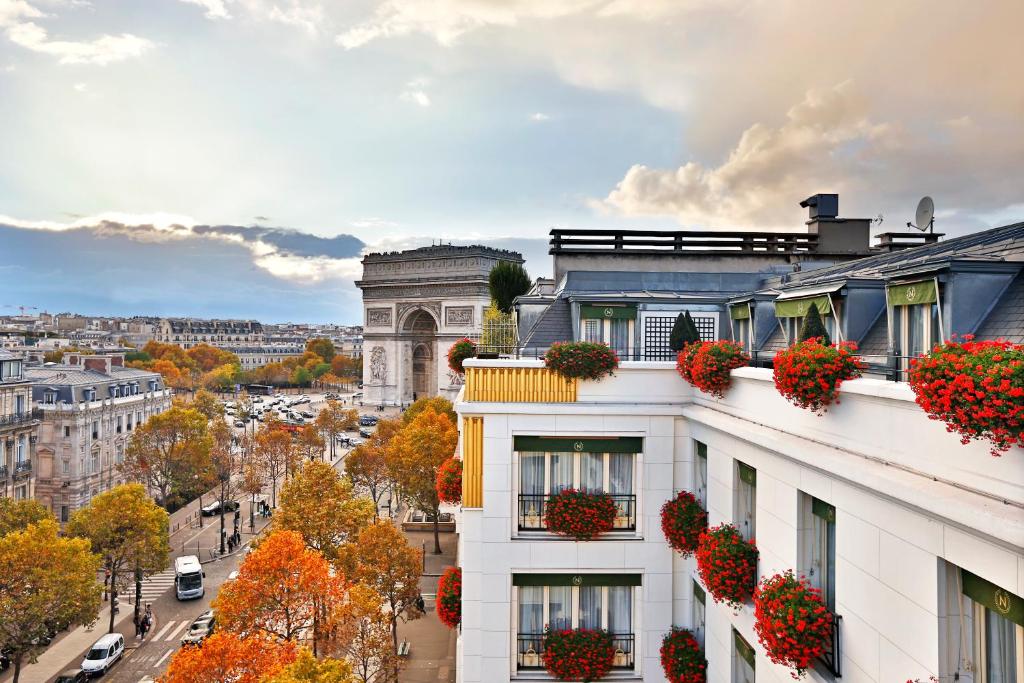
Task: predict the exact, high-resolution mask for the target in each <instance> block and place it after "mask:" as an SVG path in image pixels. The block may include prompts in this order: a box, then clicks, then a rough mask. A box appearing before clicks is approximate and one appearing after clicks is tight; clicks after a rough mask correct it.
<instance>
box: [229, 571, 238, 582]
mask: <svg viewBox="0 0 1024 683" xmlns="http://www.w3.org/2000/svg"><path fill="white" fill-rule="evenodd" d="M237 578H238V570H237V569H236V570H235V571H233V572H231V573H230V574H228V581H234V580H235V579H237Z"/></svg>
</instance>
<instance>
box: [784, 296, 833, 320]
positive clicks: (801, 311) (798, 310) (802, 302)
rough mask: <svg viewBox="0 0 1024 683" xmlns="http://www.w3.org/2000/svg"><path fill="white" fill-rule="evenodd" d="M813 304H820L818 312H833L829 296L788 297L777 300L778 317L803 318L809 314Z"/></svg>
mask: <svg viewBox="0 0 1024 683" xmlns="http://www.w3.org/2000/svg"><path fill="white" fill-rule="evenodd" d="M811 304H816V305H817V306H818V313H821V314H822V315H825V314H826V313H831V312H832V300H831V299H830V298H829V297H828V296H811V297H807V298H806V299H787V300H785V301H776V302H775V317H776V318H802V317H804V316H805V315H807V311H808V309H810V307H811Z"/></svg>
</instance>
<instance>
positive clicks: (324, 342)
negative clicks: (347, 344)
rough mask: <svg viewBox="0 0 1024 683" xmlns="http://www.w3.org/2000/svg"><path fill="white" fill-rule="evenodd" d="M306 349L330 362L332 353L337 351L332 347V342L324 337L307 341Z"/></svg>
mask: <svg viewBox="0 0 1024 683" xmlns="http://www.w3.org/2000/svg"><path fill="white" fill-rule="evenodd" d="M306 351H311V352H312V353H315V354H316V355H318V356H320V357H321V358H323V359H324V362H325V363H330V362H331V361H332V360H334V354H335V353H337V351H336V350H335V348H334V343H333V342H332V341H331V340H330V339H327V338H326V337H317V338H315V339H310V340H309V341H307V342H306Z"/></svg>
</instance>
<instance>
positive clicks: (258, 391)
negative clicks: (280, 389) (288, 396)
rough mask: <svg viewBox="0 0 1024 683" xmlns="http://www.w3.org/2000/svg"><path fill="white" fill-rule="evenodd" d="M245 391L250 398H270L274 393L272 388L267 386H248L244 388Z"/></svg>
mask: <svg viewBox="0 0 1024 683" xmlns="http://www.w3.org/2000/svg"><path fill="white" fill-rule="evenodd" d="M245 390H246V392H247V393H248V394H249V395H250V396H252V395H258V396H270V395H271V394H272V393H274V387H272V386H270V385H269V384H249V385H247V386H246V387H245Z"/></svg>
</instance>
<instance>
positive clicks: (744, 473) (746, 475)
mask: <svg viewBox="0 0 1024 683" xmlns="http://www.w3.org/2000/svg"><path fill="white" fill-rule="evenodd" d="M736 465H737V466H738V467H739V470H740V481H742V482H746V483H747V484H750V485H751V486H757V470H755V469H754V468H753V467H751V466H750V465H745V464H744V463H742V462H740V461H738V460H737V461H736Z"/></svg>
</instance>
